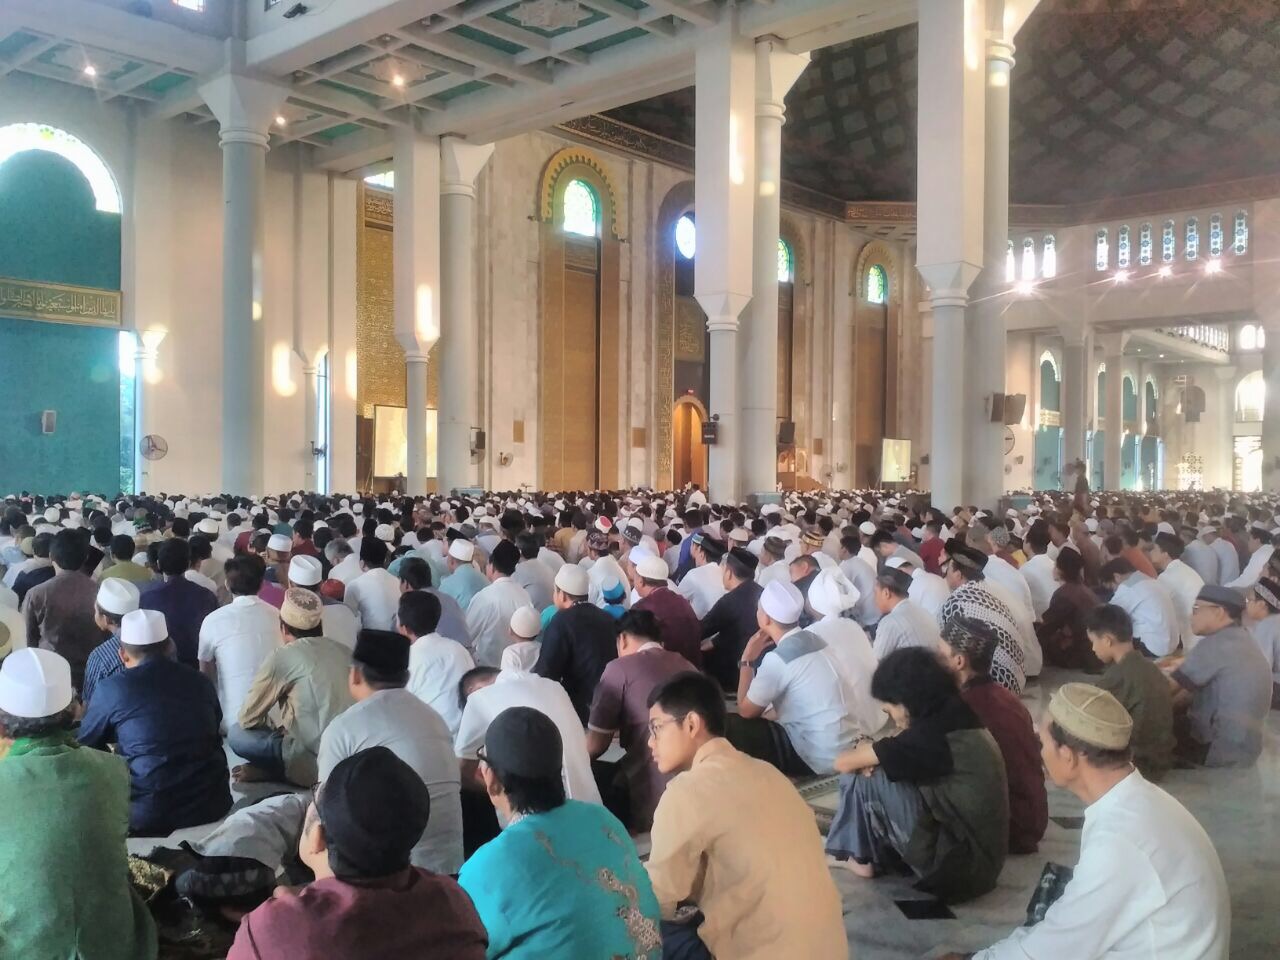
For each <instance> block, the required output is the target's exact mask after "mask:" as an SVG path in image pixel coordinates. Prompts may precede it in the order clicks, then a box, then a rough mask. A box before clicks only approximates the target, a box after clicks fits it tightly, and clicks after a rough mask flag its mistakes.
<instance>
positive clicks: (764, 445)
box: [699, 39, 809, 502]
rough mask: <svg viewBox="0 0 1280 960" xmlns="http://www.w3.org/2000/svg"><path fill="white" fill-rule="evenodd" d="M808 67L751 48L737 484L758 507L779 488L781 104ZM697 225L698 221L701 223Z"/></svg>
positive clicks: (776, 51)
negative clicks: (752, 137) (752, 162)
mask: <svg viewBox="0 0 1280 960" xmlns="http://www.w3.org/2000/svg"><path fill="white" fill-rule="evenodd" d="M808 65H809V55H808V54H807V53H806V54H794V53H788V52H787V51H786V48H785V47H783V46H782V44H781V43H779V42H778V41H776V40H772V39H762V40H757V41H756V197H755V228H754V235H753V236H754V243H753V245H754V253H755V256H754V257H753V258H752V281H751V308H750V310H749V311H748V313H747V315H746V329H745V330H744V331H743V336H742V370H743V373H744V374H745V376H746V378H747V389H745V390H743V391H742V392H741V401H742V425H741V426H742V434H741V436H742V443H741V447H742V482H743V489H744V491H745V492H746V493H747V494H748V495H750V496H751V497H752V498H753V499H754V500H755V501H756V502H767V501H775V500H777V499H779V498H778V495H777V493H776V490H777V485H778V448H777V431H778V426H777V424H778V232H779V222H780V219H781V205H782V124H783V122H784V120H785V114H786V108H785V106H784V104H783V98H785V97H786V95H787V91H788V90H790V89H791V87H792V86H793V85H794V84H795V82H796V80H797V79H799V77H800V74H801V73H802V72H803V71H804V68H805V67H806V66H808ZM699 225H701V221H699Z"/></svg>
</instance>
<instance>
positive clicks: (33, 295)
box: [0, 277, 121, 327]
mask: <svg viewBox="0 0 1280 960" xmlns="http://www.w3.org/2000/svg"><path fill="white" fill-rule="evenodd" d="M120 299H121V298H120V291H119V290H99V289H97V288H96V287H73V286H69V285H68V284H65V283H41V282H39V281H34V280H10V279H8V278H7V277H0V315H3V316H6V317H20V318H22V319H26V320H48V321H50V322H53V323H78V324H82V325H85V326H91V327H119V326H120Z"/></svg>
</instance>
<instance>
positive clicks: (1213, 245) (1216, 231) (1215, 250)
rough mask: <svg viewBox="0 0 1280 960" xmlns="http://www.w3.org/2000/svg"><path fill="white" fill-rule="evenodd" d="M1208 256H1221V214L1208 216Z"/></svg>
mask: <svg viewBox="0 0 1280 960" xmlns="http://www.w3.org/2000/svg"><path fill="white" fill-rule="evenodd" d="M1209 256H1211V257H1220V256H1222V214H1220V213H1215V214H1214V215H1213V216H1212V217H1210V218H1209Z"/></svg>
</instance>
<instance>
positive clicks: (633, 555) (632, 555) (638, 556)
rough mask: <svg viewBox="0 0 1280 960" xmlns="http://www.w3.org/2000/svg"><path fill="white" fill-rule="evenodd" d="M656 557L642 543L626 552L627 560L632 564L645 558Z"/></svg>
mask: <svg viewBox="0 0 1280 960" xmlns="http://www.w3.org/2000/svg"><path fill="white" fill-rule="evenodd" d="M652 556H656V554H654V552H653V551H652V550H650V549H649V548H648V547H646V546H645V545H644V544H643V543H637V544H636V545H635V546H634V547H632V548H631V549H630V550H628V551H627V559H628V560H630V561H631V562H632V563H634V564H638V563H639V562H640V561H641V560H643V559H644V558H645V557H652Z"/></svg>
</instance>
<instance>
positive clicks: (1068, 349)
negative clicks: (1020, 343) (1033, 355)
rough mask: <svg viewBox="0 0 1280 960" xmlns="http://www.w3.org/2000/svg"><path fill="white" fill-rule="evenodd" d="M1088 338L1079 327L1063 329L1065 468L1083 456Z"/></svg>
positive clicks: (1063, 452) (1063, 443)
mask: <svg viewBox="0 0 1280 960" xmlns="http://www.w3.org/2000/svg"><path fill="white" fill-rule="evenodd" d="M1089 353H1090V350H1089V347H1088V346H1087V340H1086V337H1085V336H1084V335H1083V334H1082V333H1081V332H1080V331H1079V330H1078V329H1074V328H1072V329H1064V330H1062V397H1061V404H1060V406H1061V407H1062V458H1063V461H1064V463H1063V467H1066V466H1067V464H1070V463H1074V462H1075V461H1076V460H1083V459H1084V429H1085V423H1086V422H1087V417H1086V416H1085V407H1086V400H1087V397H1088V392H1089V375H1088V372H1087V367H1088V364H1087V363H1086V362H1085V358H1086V357H1088V356H1089Z"/></svg>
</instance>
